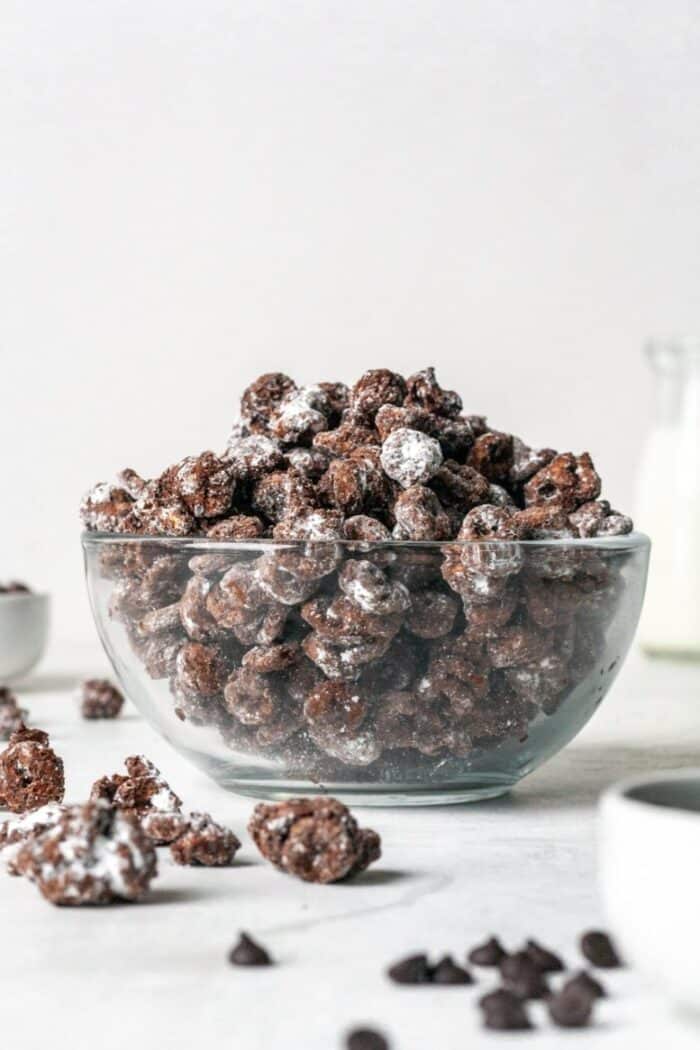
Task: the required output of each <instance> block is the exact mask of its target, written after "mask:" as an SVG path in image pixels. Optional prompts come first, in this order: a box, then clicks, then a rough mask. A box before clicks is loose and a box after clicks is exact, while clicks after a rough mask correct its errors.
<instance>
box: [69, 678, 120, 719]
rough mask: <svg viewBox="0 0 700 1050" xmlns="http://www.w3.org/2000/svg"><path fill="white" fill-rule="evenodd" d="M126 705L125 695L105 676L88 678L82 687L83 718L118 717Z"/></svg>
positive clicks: (81, 710)
mask: <svg viewBox="0 0 700 1050" xmlns="http://www.w3.org/2000/svg"><path fill="white" fill-rule="evenodd" d="M123 706H124V697H123V696H122V694H121V693H120V692H119V690H118V689H117V687H116V686H114V685H112V683H111V682H108V681H107V680H106V679H104V678H88V679H87V680H86V681H84V682H83V684H82V687H81V689H80V713H81V714H82V716H83V718H87V719H96V718H116V717H117V715H118V714H119V713H120V711H121V709H122V707H123Z"/></svg>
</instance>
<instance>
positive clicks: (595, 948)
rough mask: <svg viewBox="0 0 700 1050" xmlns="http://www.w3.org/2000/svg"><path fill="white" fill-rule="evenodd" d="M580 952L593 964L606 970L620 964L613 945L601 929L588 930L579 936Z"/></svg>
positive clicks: (620, 961)
mask: <svg viewBox="0 0 700 1050" xmlns="http://www.w3.org/2000/svg"><path fill="white" fill-rule="evenodd" d="M581 952H582V953H583V955H584V956H585V957H586V959H588V961H589V962H590V963H592V964H593V966H600V967H602V968H603V969H606V970H608V969H613V968H614V967H616V966H622V960H621V959H620V956H619V955H618V954H617V952H616V951H615V946H614V945H613V943H612V941H611V940H610V938H609V937H608V935H607V933H603V932H602V930H589V931H588V933H584V934H583V935H582V936H581Z"/></svg>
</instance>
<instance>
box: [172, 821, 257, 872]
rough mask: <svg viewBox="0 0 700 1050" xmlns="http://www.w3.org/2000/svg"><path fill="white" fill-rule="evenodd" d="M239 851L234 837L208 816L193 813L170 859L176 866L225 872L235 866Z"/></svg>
mask: <svg viewBox="0 0 700 1050" xmlns="http://www.w3.org/2000/svg"><path fill="white" fill-rule="evenodd" d="M240 847H241V844H240V842H239V841H238V839H237V838H236V836H235V835H234V833H233V832H232V831H230V830H229V828H225V827H224V826H223V825H222V824H217V823H216V821H215V820H212V818H211V817H210V816H209V814H208V813H190V815H189V817H188V820H187V824H186V826H185V829H184V831H183V832H182V833H181V834H180V835H178V836H177V837H176V838H175V839H174V840H173V842H172V843H171V845H170V855H171V857H172V858H173V860H174V861H175V863H176V864H184V865H190V866H193V867H204V868H222V867H227V866H228V865H229V864H233V858H234V857H235V855H236V852H237V850H239V849H240Z"/></svg>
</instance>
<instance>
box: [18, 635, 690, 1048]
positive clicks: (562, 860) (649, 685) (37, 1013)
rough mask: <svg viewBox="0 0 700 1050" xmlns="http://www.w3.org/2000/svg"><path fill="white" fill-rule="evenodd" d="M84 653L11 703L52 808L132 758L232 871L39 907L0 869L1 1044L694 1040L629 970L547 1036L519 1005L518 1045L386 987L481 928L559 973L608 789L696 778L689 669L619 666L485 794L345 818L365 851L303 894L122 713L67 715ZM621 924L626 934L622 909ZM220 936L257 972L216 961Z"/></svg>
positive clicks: (451, 1005)
mask: <svg viewBox="0 0 700 1050" xmlns="http://www.w3.org/2000/svg"><path fill="white" fill-rule="evenodd" d="M106 671H107V667H106V662H105V659H104V657H103V656H102V655H101V652H100V651H99V650H98V649H97V648H94V649H93V648H90V649H85V648H83V649H78V648H77V647H74V648H73V649H71V648H70V647H64V648H63V650H62V653H61V655H60V659H59V658H54V659H53V660H52V659H49V660H48V661H47V662H46V664H45V665H44V666H43V667H42V668H41V672H40V673H39V674H37V675H36V676H35V678H34V679H31V680H30V681H29V682H28V683H26V688H24V689H21V690H18V692H20V695H21V697H22V699H23V701H24V703H25V704H26V706H28V707H29V709H30V711H31V715H32V722H33V723H34V724H36V725H40V726H42V727H43V728H45V729H47V730H48V731H49V732H50V733H51V736H52V739H53V741H54V743H55V746H56V748H57V750H58V751H59V753H60V754H61V755H62V756H63V758H64V760H65V764H66V770H67V799H68V800H73V801H78V800H80V799H83V798H85V797H86V795H87V792H88V789H89V786H90V784H91V783H92V781H93V780H94V779H95V778H96V777H97V776H98V775H101V774H103V773H110V772H113V771H115V770H117V769H119V768H120V766H121V762H122V760H123V758H124V756H126V755H128V754H132V753H134V752H144V753H145V754H147V755H149V756H150V757H151V758H152V759H153V761H154V762H155V763H156V764H157V765H158V766H160V767H161V768H162V770H163V772H164V773H165V774H166V776H167V777H168V779H169V780H170V781H171V783H172V786H173V787H174V789H175V790H176V791H177V792H178V793H179V794H180V795H181V796H182V797H183V798H184V800H185V802H186V804H187V805H188V806H189V807H191V808H193V809H204V810H208V811H211V812H212V813H213V814H214V816H215V817H217V818H218V819H220V820H221V821H223V822H225V823H228V824H229V825H230V826H231V827H232V828H233V829H234V830H235V831H236V832H237V833H238V834H239V837H241V839H242V840H243V842H244V845H243V849H242V850H241V851H240V853H239V855H238V856H239V858H240V860H239V861H238V862H237V863H236V865H235V866H234V867H233V868H230V869H222V870H206V869H194V868H178V867H176V866H175V865H173V864H172V863H171V861H170V858H169V856H168V853H167V850H166V851H161V852H160V857H161V860H160V875H159V877H158V879H157V880H156V882H155V883H154V888H153V891H152V893H151V896H150V899H149V900H148V901H147V902H144V903H143V904H140V905H122V906H117V907H108V908H103V909H87V908H86V909H67V908H56V907H53V906H51V905H50V904H48V903H46V902H45V901H44V900H43V899H42V898H41V897H40V896H39V894H38V891H37V890H36V889H35V887H33V886H32V885H31V884H30V883H28V882H26V881H25V880H23V879H13V878H10V877H9V876H8V877H5V876H4V875H2V876H0V931H2V939H1V941H0V944H1V948H0V1003H1V1004H2V1005H1V1009H0V1018H1V1022H0V1024H1V1028H0V1031H1V1032H2V1040H3V1044H4V1045H5V1046H7V1047H8V1048H14V1047H21V1048H23V1050H33V1048H35V1047H36V1048H39V1047H51V1048H58V1050H62V1048H64V1047H65V1048H69V1047H70V1048H73V1050H82V1048H86V1050H87V1048H90V1050H93V1048H96V1047H100V1048H103V1050H112V1048H114V1050H117V1048H119V1050H124V1048H127V1047H129V1046H133V1047H149V1046H150V1047H167V1048H169V1050H180V1048H187V1050H193V1048H202V1047H217V1046H222V1047H224V1046H225V1047H228V1048H236V1050H249V1048H250V1050H258V1048H259V1050H288V1048H294V1050H296V1048H299V1050H334V1048H336V1047H342V1045H343V1033H344V1032H345V1031H346V1030H347V1028H348V1027H349V1026H352V1025H354V1024H358V1023H367V1024H371V1025H372V1026H376V1027H378V1028H380V1029H382V1030H383V1031H384V1032H385V1033H386V1034H387V1035H388V1036H389V1038H390V1040H391V1046H392V1048H393V1050H427V1048H435V1050H453V1048H454V1050H457V1048H461V1047H472V1046H483V1047H484V1048H488V1047H493V1048H494V1050H498V1048H499V1047H504V1046H512V1045H513V1044H514V1042H515V1043H518V1045H520V1043H521V1042H522V1045H525V1044H528V1045H530V1044H531V1045H533V1046H537V1047H541V1048H542V1050H545V1048H551V1047H561V1046H562V1045H564V1046H566V1045H568V1044H569V1042H570V1043H571V1045H572V1046H573V1045H578V1046H580V1047H585V1048H586V1050H597V1048H598V1047H600V1048H603V1047H606V1048H610V1050H620V1048H624V1050H627V1048H629V1050H645V1048H646V1047H664V1048H666V1047H668V1048H669V1050H676V1048H684V1047H685V1046H688V1047H691V1046H694V1047H697V1046H698V1045H700V1028H696V1027H693V1022H692V1021H691V1020H689V1019H687V1018H685V1017H683V1016H682V1015H680V1014H677V1013H675V1012H674V1011H673V1010H672V1009H671V1008H670V1007H669V1006H667V1004H665V1003H664V1002H663V1001H662V1000H660V999H659V998H658V997H657V996H656V995H655V994H654V993H653V991H652V990H650V989H649V988H647V987H645V986H644V985H643V984H642V982H641V980H640V979H639V978H638V977H637V976H636V975H635V974H634V973H631V972H629V971H617V972H611V973H609V974H607V975H605V977H604V979H605V983H606V984H607V985H608V986H609V988H610V990H611V993H612V994H611V997H610V999H609V1000H606V1001H605V1002H603V1003H602V1004H600V1008H599V1010H598V1012H597V1020H596V1024H595V1026H594V1027H592V1028H590V1029H588V1030H586V1031H579V1032H571V1033H567V1032H562V1030H561V1029H559V1030H557V1029H555V1028H552V1027H551V1025H550V1024H549V1022H548V1021H547V1020H546V1018H545V1013H544V1009H543V1007H541V1006H535V1007H534V1008H533V1010H532V1015H533V1019H534V1020H535V1021H536V1023H537V1025H538V1031H537V1032H536V1033H533V1034H523V1035H514V1034H511V1035H501V1034H498V1033H491V1032H485V1031H483V1030H482V1029H481V1027H480V1015H479V1012H478V1010H477V1009H476V1007H475V1000H476V999H477V997H478V996H479V995H480V994H482V993H483V992H484V991H486V990H487V989H489V988H490V987H492V986H493V984H494V978H493V976H490V974H492V971H486V970H481V971H477V973H478V977H479V984H478V986H477V987H476V988H471V989H470V988H460V987H457V988H429V987H428V988H400V987H396V986H394V985H392V984H391V983H390V982H389V981H388V980H387V979H386V977H385V976H384V970H385V968H386V966H387V965H388V964H390V963H392V962H394V961H395V960H396V959H397V958H399V957H401V956H402V955H405V954H408V953H410V952H413V951H416V950H428V951H430V952H431V953H434V954H437V953H443V952H447V951H450V952H453V953H454V954H455V955H456V956H457V958H458V959H461V958H462V957H463V956H464V953H465V950H466V949H467V948H468V947H470V946H472V945H473V944H474V943H475V942H477V941H479V940H481V939H482V938H483V937H484V936H485V935H487V934H490V933H491V932H494V933H497V934H499V935H500V936H501V937H502V939H503V940H504V942H505V943H506V945H508V946H517V945H518V944H519V942H521V941H522V940H523V939H524V938H525V937H526V936H534V937H536V938H538V939H541V940H542V941H543V942H544V943H545V944H547V945H549V946H551V947H552V948H554V949H555V950H557V951H559V952H561V953H563V955H564V956H565V957H566V959H567V961H568V962H569V963H570V965H577V964H579V963H580V960H579V957H578V953H577V951H576V947H575V945H576V939H577V935H578V934H579V933H580V932H581V931H582V930H583V929H585V928H590V927H591V926H597V925H599V924H601V923H604V917H603V915H602V913H601V906H600V900H599V894H598V891H597V887H596V854H595V805H596V800H597V798H598V796H599V794H600V792H601V790H603V789H604V788H605V787H606V786H607V785H608V784H610V783H612V782H613V781H615V780H616V779H619V778H620V777H622V776H628V775H634V774H639V773H645V772H648V771H651V770H656V769H677V768H680V767H683V766H689V765H693V764H696V765H700V668H698V667H688V666H682V665H680V666H674V665H668V664H663V663H649V662H646V661H643V660H642V659H641V658H640V657H631V658H630V659H629V661H628V663H627V665H626V666H625V667H624V668H623V670H622V673H621V675H620V677H619V678H618V681H617V683H616V684H615V686H614V687H613V689H612V691H611V693H610V695H609V696H608V697H607V699H606V701H605V703H604V704H603V705H602V707H601V709H600V711H599V712H598V713H597V715H596V717H595V718H594V720H593V722H592V723H590V724H589V726H587V727H586V729H585V730H584V731H583V733H581V735H580V736H579V737H578V739H577V740H576V741H575V742H574V743H573V744H571V745H570V746H569V747H568V749H566V750H565V751H564V752H563V753H562V754H560V755H558V756H557V757H556V758H554V759H553V760H552V761H551V762H550V763H549V764H548V765H547V766H546V767H545V768H544V769H542V770H540V771H539V772H537V773H535V774H533V775H532V776H531V777H530V778H528V779H527V780H526V781H524V782H523V783H522V784H521V785H520V786H519V787H518V788H517V789H516V790H515V791H514V792H513V794H512V795H511V796H510V797H509V798H506V799H502V800H497V801H494V802H487V803H481V804H479V805H465V806H450V807H440V808H426V809H404V810H389V809H371V810H370V809H365V810H362V811H360V813H359V815H360V816H361V817H362V818H363V822H364V823H365V824H367V825H369V826H371V827H375V828H376V829H377V830H378V831H379V832H380V833H381V835H382V840H383V858H382V860H381V861H380V862H379V863H378V864H377V865H376V866H375V867H374V868H373V869H372V870H371V871H370V872H368V873H366V874H365V875H364V876H363V877H361V878H360V879H358V880H357V881H355V882H354V883H351V884H347V885H342V884H341V885H337V886H312V885H307V884H304V883H302V882H298V881H297V880H294V879H292V878H289V877H287V876H284V875H282V874H280V873H278V872H276V871H275V870H273V869H272V868H271V867H270V866H269V865H267V864H266V863H265V862H263V861H262V859H261V858H260V857H259V856H258V855H257V853H256V851H255V848H254V847H253V846H252V844H251V843H250V841H249V839H248V838H247V835H246V833H245V825H246V822H247V817H248V814H249V812H250V810H251V808H252V805H253V802H252V801H251V800H248V799H245V798H238V797H236V796H233V795H227V794H226V793H225V792H224V791H222V790H221V789H220V788H218V787H217V786H216V785H215V784H213V783H212V782H210V781H208V780H207V779H206V778H205V776H204V775H203V774H201V773H200V772H198V771H197V770H196V769H194V768H193V767H191V766H190V765H188V763H187V762H185V761H184V760H183V759H181V758H180V757H179V756H178V755H176V754H175V753H174V752H173V751H171V750H170V748H169V746H168V745H167V744H166V743H165V742H164V741H162V740H160V739H159V738H158V737H157V736H156V734H155V733H154V732H153V731H152V730H151V729H150V728H149V727H148V726H147V725H146V723H145V722H144V721H143V720H142V719H141V718H140V716H139V715H138V714H137V713H136V711H135V709H134V708H133V707H131V706H129V707H128V710H126V709H125V713H124V715H123V717H122V718H120V719H119V720H118V721H117V722H112V723H110V722H104V723H85V722H82V721H81V720H80V719H79V717H78V714H77V711H76V706H75V702H74V700H73V698H72V690H73V687H74V683H75V680H76V679H77V677H82V676H86V675H88V674H90V673H105V672H106ZM640 921H644V919H643V916H640ZM240 929H245V930H247V931H249V932H250V933H251V934H253V935H254V936H256V937H258V938H259V939H260V940H261V941H262V942H263V943H264V944H265V945H266V946H267V947H268V949H269V950H270V951H271V952H272V953H273V954H274V956H275V958H276V959H277V962H278V965H276V966H275V967H274V968H270V969H263V970H250V971H248V970H243V969H236V968H233V967H231V966H230V965H228V963H227V961H226V953H227V950H228V949H229V947H230V946H231V944H232V942H233V941H234V940H235V938H236V935H237V933H238V931H239V930H240Z"/></svg>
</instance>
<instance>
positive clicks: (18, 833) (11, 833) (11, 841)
mask: <svg viewBox="0 0 700 1050" xmlns="http://www.w3.org/2000/svg"><path fill="white" fill-rule="evenodd" d="M64 812H65V806H61V805H59V804H58V803H57V802H49V803H47V805H45V806H42V807H41V808H40V809H35V810H33V811H32V812H30V813H25V814H24V815H23V816H21V817H14V818H13V819H12V820H5V821H3V822H2V823H1V824H0V862H2V863H3V864H4V865H5V867H6V868H7V871H8V873H9V874H10V875H20V874H21V872H20V871H19V870H18V869H17V857H18V855H19V852H20V850H21V848H22V846H23V845H24V843H25V842H28V841H29V840H30V839H32V838H35V837H36V836H37V835H40V834H41V833H42V832H43V831H46V829H47V828H50V827H51V826H52V825H53V824H55V823H56V821H57V820H58V818H59V817H60V816H61V814H62V813H64Z"/></svg>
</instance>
